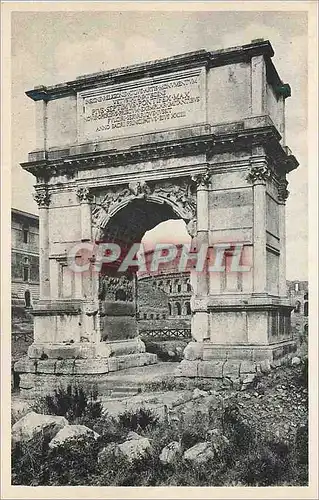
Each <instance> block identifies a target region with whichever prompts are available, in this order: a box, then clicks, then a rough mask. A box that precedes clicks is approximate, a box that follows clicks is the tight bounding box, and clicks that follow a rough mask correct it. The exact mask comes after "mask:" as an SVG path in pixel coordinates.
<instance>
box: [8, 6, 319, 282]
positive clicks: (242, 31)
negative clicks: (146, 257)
mask: <svg viewBox="0 0 319 500" xmlns="http://www.w3.org/2000/svg"><path fill="white" fill-rule="evenodd" d="M11 28H12V49H11V50H12V122H11V124H12V206H13V207H14V208H18V209H21V210H25V211H29V212H32V213H37V206H36V204H35V202H34V200H33V198H32V191H33V185H34V183H35V179H34V177H33V176H32V175H31V174H28V173H27V172H24V171H23V170H22V168H21V167H20V165H19V164H20V163H21V162H25V161H27V155H28V152H30V151H32V150H33V149H35V125H34V103H33V101H32V100H31V99H28V98H27V97H26V96H25V91H26V90H29V89H31V88H33V87H34V86H37V85H52V84H55V83H60V82H63V81H67V80H71V79H74V78H76V77H77V76H79V75H83V74H87V73H94V72H97V71H100V70H107V69H111V68H116V67H120V66H126V65H129V64H135V63H138V62H144V61H148V60H152V59H158V58H162V57H169V56H173V55H176V54H181V53H185V52H190V51H194V50H198V49H206V50H217V49H220V48H227V47H232V46H236V45H241V44H246V43H249V42H250V41H251V40H253V39H255V38H264V39H266V40H270V42H271V44H272V46H273V48H274V50H275V56H274V57H273V62H274V64H275V66H276V68H277V71H278V73H279V75H280V77H281V78H282V80H283V81H284V82H285V83H289V84H290V86H291V88H292V97H291V98H289V99H287V100H286V143H287V145H288V146H289V147H290V148H291V149H292V152H293V154H294V155H295V156H296V157H297V159H298V161H299V163H300V166H299V167H298V169H297V170H296V171H294V172H292V173H290V174H289V175H288V181H289V187H288V189H289V191H290V196H289V198H288V201H287V220H286V230H287V279H291V280H292V279H300V280H306V279H307V278H308V270H307V254H308V250H307V236H308V234H307V233H308V197H307V192H308V182H307V179H308V169H309V168H311V162H310V160H311V159H309V161H308V158H307V65H308V63H307V44H308V38H307V13H303V12H300V11H299V12H287V11H285V12H278V11H277V12H272V11H268V12H236V11H229V12H216V11H212V12H207V11H206V12H194V11H193V12H186V11H180V12H164V11H163V12H161V11H157V12H145V11H144V12H141V11H140V12H138V11H135V12H134V11H132V12H128V11H123V12H111V11H105V12H94V11H92V12H90V11H86V12H59V11H57V12H14V13H13V14H12V26H11ZM312 161H315V159H313V160H312ZM312 166H313V167H315V165H312ZM168 232H169V233H170V236H171V235H172V234H174V235H175V238H176V241H179V242H183V241H187V240H188V235H187V233H186V231H185V225H184V223H183V222H182V221H174V222H167V223H163V224H161V225H159V226H158V227H157V228H155V229H154V230H153V231H152V232H148V233H146V235H145V237H144V241H145V242H148V243H149V242H150V241H154V242H156V241H164V240H165V236H166V235H167V234H168ZM170 241H171V238H170Z"/></svg>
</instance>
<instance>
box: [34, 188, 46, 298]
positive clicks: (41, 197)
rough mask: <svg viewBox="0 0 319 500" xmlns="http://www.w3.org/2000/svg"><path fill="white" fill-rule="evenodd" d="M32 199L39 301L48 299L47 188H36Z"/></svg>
mask: <svg viewBox="0 0 319 500" xmlns="http://www.w3.org/2000/svg"><path fill="white" fill-rule="evenodd" d="M33 197H34V199H35V201H36V203H37V204H38V207H39V267H40V272H39V279H40V299H48V298H49V297H50V263H49V204H50V194H49V192H48V188H47V186H45V187H41V188H37V189H36V192H35V194H34V196H33Z"/></svg>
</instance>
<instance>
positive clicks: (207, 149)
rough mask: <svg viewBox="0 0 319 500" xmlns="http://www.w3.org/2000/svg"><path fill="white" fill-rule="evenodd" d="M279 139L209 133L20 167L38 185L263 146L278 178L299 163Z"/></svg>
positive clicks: (44, 154)
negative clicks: (94, 172)
mask: <svg viewBox="0 0 319 500" xmlns="http://www.w3.org/2000/svg"><path fill="white" fill-rule="evenodd" d="M280 138H281V136H280V134H279V133H278V131H277V129H276V128H275V127H274V126H272V125H268V126H263V127H257V128H253V129H249V130H240V131H237V132H232V133H226V134H220V135H218V136H217V135H214V134H211V133H207V134H205V135H200V136H195V137H191V138H189V137H188V138H185V139H177V140H171V141H161V142H154V143H149V144H145V145H142V146H134V147H130V148H127V149H122V150H120V149H111V150H104V151H97V152H90V153H87V152H86V153H78V154H74V155H68V154H67V150H66V149H64V150H63V151H62V152H61V153H62V154H61V156H60V157H57V154H56V151H54V152H53V154H52V156H51V154H50V151H38V152H33V153H31V154H30V155H29V156H31V157H32V158H34V160H33V161H29V162H25V163H21V166H22V168H23V169H25V170H26V171H28V172H30V173H32V174H33V175H34V176H35V177H37V179H38V182H48V180H49V179H50V178H52V177H54V176H60V175H65V176H66V177H67V178H68V179H72V178H73V177H74V176H75V173H76V172H77V171H79V170H90V169H97V168H108V167H114V166H120V165H121V166H123V165H128V164H135V163H141V162H146V161H154V160H158V159H167V158H176V157H185V156H198V155H203V154H204V155H206V159H207V162H209V161H210V160H211V159H212V158H213V156H214V154H217V153H222V152H231V151H236V150H240V149H242V148H244V149H247V148H252V147H253V146H255V145H262V146H263V147H264V149H265V153H266V155H267V156H268V157H269V158H270V159H271V161H272V163H273V164H274V165H276V169H277V170H278V173H279V175H285V174H286V173H288V172H290V171H291V170H294V169H295V168H297V166H298V165H299V163H298V162H297V160H296V158H295V157H294V156H293V155H292V154H291V152H290V150H289V149H288V148H284V147H282V146H281V144H280V142H279V140H280ZM83 149H84V148H83ZM37 157H38V158H39V160H37V159H36V158H37Z"/></svg>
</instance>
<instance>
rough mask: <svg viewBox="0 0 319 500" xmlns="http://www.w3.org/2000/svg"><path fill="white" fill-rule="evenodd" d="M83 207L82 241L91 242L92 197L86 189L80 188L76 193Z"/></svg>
mask: <svg viewBox="0 0 319 500" xmlns="http://www.w3.org/2000/svg"><path fill="white" fill-rule="evenodd" d="M76 194H77V197H78V199H79V201H80V206H81V240H82V241H91V238H92V222H91V202H92V199H93V197H92V195H91V193H90V190H89V189H88V188H86V187H83V188H79V189H78V190H77V192H76Z"/></svg>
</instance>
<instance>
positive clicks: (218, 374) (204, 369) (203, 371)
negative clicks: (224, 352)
mask: <svg viewBox="0 0 319 500" xmlns="http://www.w3.org/2000/svg"><path fill="white" fill-rule="evenodd" d="M223 365H224V362H223V361H200V362H199V364H198V376H199V377H207V378H223Z"/></svg>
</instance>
